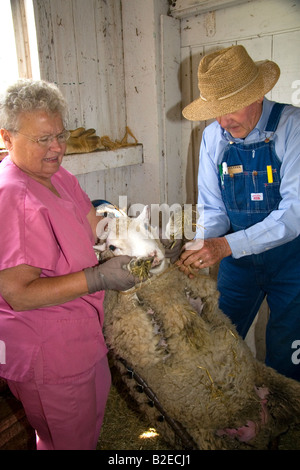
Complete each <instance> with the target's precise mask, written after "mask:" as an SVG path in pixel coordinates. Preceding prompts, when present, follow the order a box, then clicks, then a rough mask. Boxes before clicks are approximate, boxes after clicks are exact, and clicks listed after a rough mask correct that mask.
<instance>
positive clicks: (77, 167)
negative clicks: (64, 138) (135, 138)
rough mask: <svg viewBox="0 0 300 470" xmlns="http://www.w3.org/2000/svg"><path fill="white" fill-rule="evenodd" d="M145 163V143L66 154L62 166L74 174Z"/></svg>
mask: <svg viewBox="0 0 300 470" xmlns="http://www.w3.org/2000/svg"><path fill="white" fill-rule="evenodd" d="M140 163H143V145H142V144H138V145H132V146H129V147H122V148H119V149H117V150H99V151H97V152H91V153H80V154H73V155H65V156H64V158H63V162H62V166H63V167H64V168H65V169H66V170H68V171H70V173H72V174H73V175H83V174H85V173H92V172H93V171H99V170H109V169H110V168H119V167H122V166H129V165H138V164H140Z"/></svg>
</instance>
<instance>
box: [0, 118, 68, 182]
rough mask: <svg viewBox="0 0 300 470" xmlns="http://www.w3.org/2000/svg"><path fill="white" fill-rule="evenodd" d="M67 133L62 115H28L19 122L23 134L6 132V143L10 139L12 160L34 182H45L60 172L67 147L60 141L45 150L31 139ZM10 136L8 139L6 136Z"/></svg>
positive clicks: (8, 144) (52, 143)
mask: <svg viewBox="0 0 300 470" xmlns="http://www.w3.org/2000/svg"><path fill="white" fill-rule="evenodd" d="M63 131H64V125H63V122H62V119H61V116H60V114H48V113H46V112H45V111H41V110H37V111H34V112H24V113H22V114H21V115H20V118H19V132H17V133H16V132H14V133H12V132H8V131H4V135H3V132H2V137H3V140H6V142H7V139H9V142H7V148H8V149H9V152H10V157H11V160H12V161H13V162H14V163H15V165H17V166H18V167H19V168H20V169H21V170H23V171H24V172H25V173H27V174H28V175H29V176H31V177H32V178H33V179H35V180H37V181H40V182H45V180H46V181H49V180H50V178H51V176H52V175H53V174H54V173H56V172H57V170H58V169H59V167H60V164H61V162H62V159H63V156H64V153H65V150H66V143H59V142H58V141H57V139H56V138H55V139H53V140H52V142H50V143H48V144H47V145H46V146H43V145H42V144H41V143H38V142H32V141H31V140H29V138H30V139H40V138H41V137H45V136H57V135H59V134H61V133H62V132H63ZM6 133H8V135H6Z"/></svg>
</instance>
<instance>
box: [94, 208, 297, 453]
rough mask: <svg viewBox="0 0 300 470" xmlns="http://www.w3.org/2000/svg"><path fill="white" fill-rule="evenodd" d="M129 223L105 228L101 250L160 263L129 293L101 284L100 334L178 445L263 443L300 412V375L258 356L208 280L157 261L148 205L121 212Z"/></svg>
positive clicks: (147, 410) (134, 390)
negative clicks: (122, 230) (122, 236)
mask: <svg viewBox="0 0 300 470" xmlns="http://www.w3.org/2000/svg"><path fill="white" fill-rule="evenodd" d="M108 225H110V226H112V225H111V224H108ZM131 225H132V227H134V231H135V235H134V237H133V239H132V240H130V237H129V239H126V240H125V241H124V240H122V241H121V243H120V242H119V240H118V239H117V237H116V232H115V231H114V232H113V230H112V232H111V233H110V229H109V227H106V228H107V229H108V230H107V233H106V235H105V237H106V242H105V243H103V244H102V251H104V252H105V251H107V249H108V248H109V247H111V248H112V246H111V245H113V247H114V252H113V253H114V254H115V255H117V254H129V255H133V256H143V257H147V256H151V257H152V258H153V260H154V259H156V261H155V263H156V269H157V268H159V266H160V265H161V264H162V265H163V269H160V270H159V271H158V273H157V274H156V273H155V267H154V269H153V272H152V274H151V275H150V277H149V278H148V279H147V280H146V281H145V282H142V283H141V284H140V285H138V286H136V287H135V288H133V289H130V290H129V291H127V292H125V293H123V292H116V291H107V292H106V296H105V303H104V309H105V322H104V334H105V337H106V341H107V345H108V347H109V349H110V354H111V357H112V360H113V364H114V365H116V366H117V368H118V370H119V371H120V373H121V376H122V379H123V381H124V383H126V386H127V387H128V391H129V393H130V394H131V395H132V396H133V397H134V398H135V400H136V401H137V402H138V403H139V408H140V410H141V411H142V413H144V414H146V416H147V417H148V418H149V419H150V421H151V422H152V423H153V425H155V427H156V428H157V429H158V430H159V431H160V432H161V433H162V434H163V436H164V438H165V440H167V441H168V442H169V443H170V444H171V446H173V448H175V449H201V450H215V449H268V448H269V446H270V443H271V442H272V441H273V440H274V439H275V438H276V437H277V436H279V435H280V434H281V433H283V432H285V431H286V430H287V429H288V428H289V426H291V425H293V424H297V423H299V421H300V384H299V383H298V382H297V381H294V380H292V379H288V378H286V377H284V376H282V375H280V374H279V373H277V372H276V371H275V370H273V369H271V368H269V367H267V366H266V365H264V364H263V363H261V362H259V361H257V360H256V359H255V358H254V356H253V354H252V352H251V351H250V349H249V348H248V346H247V344H246V343H245V342H244V341H243V340H242V338H241V337H239V335H238V333H237V331H236V329H235V327H234V325H233V324H232V322H231V321H230V320H229V318H228V317H226V316H225V315H224V314H223V313H222V312H221V311H220V310H219V307H218V292H217V287H216V282H215V280H214V279H212V278H211V277H210V276H209V275H201V274H199V275H198V276H195V277H194V278H193V279H190V278H188V277H187V276H186V275H185V274H183V273H182V272H180V271H179V269H178V268H177V267H176V265H170V266H167V265H166V263H165V262H163V261H165V260H163V259H162V253H163V247H162V245H161V244H160V242H159V240H158V239H155V237H154V235H153V230H152V229H151V226H149V220H147V216H146V215H145V213H144V214H141V216H140V217H139V218H138V219H130V218H128V220H126V226H127V230H128V234H131V235H132V232H131V231H130V226H131ZM138 226H139V227H140V228H139V229H138ZM102 228H103V225H102ZM137 229H138V230H140V231H137ZM144 230H148V231H149V232H150V233H151V235H150V240H151V243H149V244H146V245H145V244H144V245H143V243H144V240H140V242H139V241H138V236H139V235H142V234H143V235H145V233H144ZM100 232H101V233H102V235H103V231H102V229H101V230H100ZM141 238H142V236H141ZM132 241H133V243H131V242H132ZM148 241H149V239H148ZM139 243H140V244H141V246H142V245H143V246H144V249H145V250H146V251H143V250H139V249H138V248H137V245H138V244H139ZM129 245H131V246H129ZM147 250H148V251H147ZM133 253H139V254H138V255H137V254H133ZM134 379H135V380H134ZM139 390H140V391H144V392H145V393H139ZM149 405H152V406H149ZM157 419H158V421H157ZM159 420H161V421H159Z"/></svg>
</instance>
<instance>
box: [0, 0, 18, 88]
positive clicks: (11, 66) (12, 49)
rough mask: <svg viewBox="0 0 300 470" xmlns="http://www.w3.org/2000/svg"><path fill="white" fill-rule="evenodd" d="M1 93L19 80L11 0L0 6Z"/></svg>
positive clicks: (2, 2)
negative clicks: (0, 45)
mask: <svg viewBox="0 0 300 470" xmlns="http://www.w3.org/2000/svg"><path fill="white" fill-rule="evenodd" d="M0 14H1V28H0V44H2V47H1V48H0V70H1V75H0V92H3V91H4V90H5V89H6V88H7V86H8V85H9V84H10V83H12V82H14V81H15V80H17V79H18V78H19V72H18V60H17V51H16V42H15V34H14V27H13V21H12V14H11V7H10V0H1V4H0Z"/></svg>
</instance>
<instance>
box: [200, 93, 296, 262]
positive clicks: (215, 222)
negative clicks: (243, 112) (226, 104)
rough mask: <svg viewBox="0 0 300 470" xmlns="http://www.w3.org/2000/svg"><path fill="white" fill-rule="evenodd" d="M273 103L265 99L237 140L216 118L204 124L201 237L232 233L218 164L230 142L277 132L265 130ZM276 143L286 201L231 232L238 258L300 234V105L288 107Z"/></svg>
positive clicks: (282, 116) (261, 250)
mask: <svg viewBox="0 0 300 470" xmlns="http://www.w3.org/2000/svg"><path fill="white" fill-rule="evenodd" d="M273 105H274V102H273V101H269V100H267V99H266V98H264V101H263V110H262V114H261V117H260V119H259V121H258V123H257V125H256V127H255V128H254V129H253V130H252V131H251V132H250V134H249V135H248V136H247V137H246V138H245V139H234V138H233V137H232V136H231V134H229V133H228V132H227V131H225V130H224V129H223V128H222V127H221V126H220V125H219V124H218V122H217V121H215V122H213V123H212V124H210V125H209V126H208V127H206V128H205V130H204V132H203V136H202V142H201V147H200V161H199V173H198V210H199V213H200V219H199V220H201V222H200V223H199V225H198V228H197V233H196V238H202V239H203V238H212V237H220V236H224V235H226V234H227V233H228V231H229V229H230V221H229V218H228V216H227V212H226V209H225V205H224V203H223V200H222V196H221V191H220V186H219V173H218V165H219V164H220V163H221V162H222V159H223V154H224V150H225V148H226V146H227V145H228V142H230V141H234V142H244V143H245V144H250V143H253V142H259V141H262V140H264V139H265V138H267V137H270V136H271V135H272V133H270V132H265V131H264V129H265V127H266V124H267V121H268V118H269V115H270V112H271V109H272V107H273ZM274 141H275V150H276V153H277V156H278V158H279V160H280V161H281V162H282V163H281V168H280V178H281V184H280V194H281V197H282V200H281V201H280V204H279V206H278V209H277V210H274V211H272V212H271V213H270V214H269V215H268V216H267V217H266V218H265V219H264V220H263V221H261V222H259V223H257V224H255V225H253V226H252V227H249V228H247V229H246V230H240V231H238V232H234V233H230V234H228V235H226V239H227V241H228V243H229V245H230V248H231V251H232V256H233V257H234V258H240V257H242V256H245V255H251V254H258V253H262V252H263V251H265V250H269V249H270V248H274V247H276V246H279V245H282V244H283V243H287V242H289V241H291V240H293V239H294V238H296V237H297V236H298V235H299V234H300V108H297V107H294V106H286V107H285V108H284V110H283V112H282V115H281V118H280V121H279V125H278V127H277V131H276V135H275V136H274ZM202 211H203V212H202ZM203 227H204V228H203Z"/></svg>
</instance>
